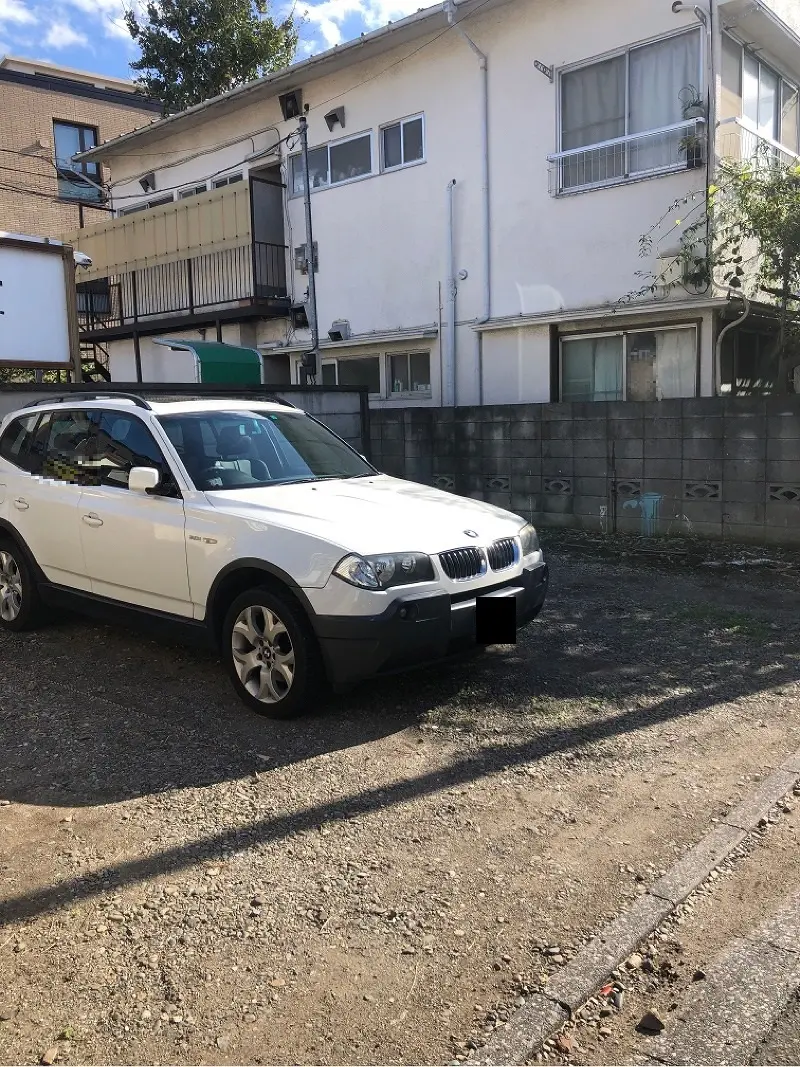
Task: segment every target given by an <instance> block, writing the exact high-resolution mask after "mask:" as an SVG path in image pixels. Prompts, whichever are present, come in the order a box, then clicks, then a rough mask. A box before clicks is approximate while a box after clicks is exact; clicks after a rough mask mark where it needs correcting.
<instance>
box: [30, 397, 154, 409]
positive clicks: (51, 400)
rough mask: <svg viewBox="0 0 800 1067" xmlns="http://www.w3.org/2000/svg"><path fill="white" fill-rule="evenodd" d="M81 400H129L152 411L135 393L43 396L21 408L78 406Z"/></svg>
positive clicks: (142, 398) (138, 406)
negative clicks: (48, 405) (54, 405)
mask: <svg viewBox="0 0 800 1067" xmlns="http://www.w3.org/2000/svg"><path fill="white" fill-rule="evenodd" d="M83 400H130V401H131V402H132V403H134V404H135V405H136V406H137V408H145V409H146V410H147V411H152V410H153V409H152V407H151V406H150V404H148V403H147V401H146V400H145V399H144V397H141V396H137V395H136V394H135V393H66V394H64V393H62V394H61V395H59V396H43V397H41V398H40V399H39V400H31V401H30V403H28V404H24V405H23V407H26V408H36V407H39V406H40V405H42V404H67V403H71V404H76V403H77V404H80V403H81V401H83Z"/></svg>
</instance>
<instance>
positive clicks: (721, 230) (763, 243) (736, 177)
mask: <svg viewBox="0 0 800 1067" xmlns="http://www.w3.org/2000/svg"><path fill="white" fill-rule="evenodd" d="M676 236H678V246H679V254H678V257H677V260H678V263H677V267H678V269H677V270H675V269H674V267H673V268H672V269H671V270H670V272H669V273H668V274H665V273H663V272H662V273H655V272H653V271H652V270H651V271H640V272H639V273H638V277H639V278H641V279H642V280H643V284H642V286H641V288H639V289H638V290H636V291H635V292H634V293H629V294H628V296H627V297H625V298H624V301H623V302H629V301H630V300H631V299H635V298H642V297H645V296H650V297H652V296H656V297H659V296H660V297H664V296H666V295H667V294H668V293H669V292H670V291H673V290H675V289H676V288H677V287H681V288H683V289H685V290H686V291H687V292H689V293H692V294H698V293H703V292H720V291H722V292H725V291H727V292H731V291H733V292H734V293H735V292H737V291H738V292H741V293H743V294H745V295H747V296H748V297H749V298H750V299H751V300H757V301H759V302H761V303H762V304H771V305H772V306H773V307H774V316H775V322H776V325H777V330H776V335H775V344H774V351H773V354H772V355H773V360H774V365H775V368H776V379H775V382H776V388H777V390H778V391H779V392H781V393H786V392H789V391H790V390H791V388H792V380H793V376H794V372H795V368H797V367H800V165H798V164H797V162H796V161H786V160H784V159H781V158H779V157H777V156H776V155H775V154H774V153H773V151H772V150H771V149H768V148H765V149H764V150H763V151H760V152H759V153H757V154H756V155H755V156H754V157H753V158H751V159H747V160H743V161H738V160H736V161H734V160H724V161H723V162H722V163H721V164H720V167H719V169H718V174H717V178H716V181H715V183H714V184H713V185H711V186H709V188H708V190H706V191H704V192H703V193H697V192H694V193H691V194H689V195H688V196H686V197H682V198H680V199H679V200H676V201H675V202H674V203H673V204H671V205H670V207H669V209H668V210H667V211H666V212H665V214H664V215H662V217H661V218H660V219H659V220H658V222H656V223H655V225H654V226H653V227H651V229H650V230H649V231H648V233H646V234H644V235H643V236H642V237H641V238H640V241H639V253H640V255H641V256H642V257H645V258H650V257H651V256H652V255H653V254H654V252H656V251H657V250H658V249H659V247H663V246H664V245H665V244H667V245H672V244H673V243H674V242H675V238H676Z"/></svg>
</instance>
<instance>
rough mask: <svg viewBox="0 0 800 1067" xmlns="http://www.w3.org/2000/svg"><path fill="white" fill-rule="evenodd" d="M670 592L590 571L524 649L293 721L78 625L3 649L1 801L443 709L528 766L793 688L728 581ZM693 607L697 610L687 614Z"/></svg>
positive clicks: (768, 636) (162, 779)
mask: <svg viewBox="0 0 800 1067" xmlns="http://www.w3.org/2000/svg"><path fill="white" fill-rule="evenodd" d="M673 581H674V579H671V578H666V577H658V576H649V577H648V588H647V590H646V591H645V592H644V593H643V592H642V591H641V575H637V574H636V572H634V571H631V572H630V573H629V574H628V575H627V576H625V577H624V578H623V579H622V580H620V577H619V572H617V571H615V570H614V569H609V568H600V567H597V566H596V565H589V566H588V567H586V566H583V565H578V566H577V569H576V568H575V567H571V568H569V569H565V570H563V571H562V572H561V573H559V570H558V568H555V569H554V579H553V582H552V586H551V589H552V593H551V598H550V599H549V601H548V603H547V604H546V606H545V611H544V612H543V614H542V615H541V616H540V618H539V619H538V620H537V621H536V622H535V623H534V624H532V625H531V626H530V627H528V628H527V629H526V630H525V631H523V633H522V635H521V638H520V642H519V644H518V645H517V646H513V647H510V648H509V647H506V648H502V649H491V650H489V651H488V652H487V653H485V654H483V655H480V656H477V657H471V658H469V659H467V660H466V661H464V660H462V661H455V662H448V663H446V664H437V665H433V666H429V667H427V668H424V669H421V670H418V671H415V672H412V673H410V674H407V675H403V676H390V677H386V678H382V679H378V680H373V681H371V682H368V683H365V684H364V685H363V686H361V687H360V688H358V689H356V690H354V691H353V692H351V693H350V694H348V695H346V696H338V697H332V698H330V699H328V700H327V701H326V702H325V703H324V704H322V705H321V706H320V707H319V708H317V709H315V711H314V712H312V714H310V715H307V716H305V717H303V718H301V719H297V720H291V721H286V722H281V721H275V720H271V719H268V718H265V717H262V716H259V715H256V714H254V713H252V712H250V711H249V710H248V709H247V708H246V707H244V705H242V704H241V703H240V702H239V701H238V699H237V698H236V696H235V694H234V693H233V690H232V688H231V687H230V685H229V682H228V680H227V679H226V677H225V676H224V673H223V671H222V668H221V666H220V664H219V662H218V661H217V660H216V659H215V658H214V657H213V656H212V655H211V654H209V653H206V652H204V651H201V650H197V649H194V648H187V647H183V646H179V645H173V644H165V643H162V642H160V641H156V640H153V639H152V638H148V637H147V636H143V635H142V634H141V633H137V632H134V631H128V630H125V629H122V628H115V627H113V626H102V625H95V624H93V623H88V622H86V621H83V620H73V619H63V620H61V621H59V622H58V623H57V624H55V625H52V626H50V627H47V628H45V629H43V630H41V631H38V632H36V633H32V634H25V635H11V634H8V633H4V634H0V656H1V657H2V663H3V680H2V688H1V689H0V750H1V751H2V753H3V757H2V763H1V764H0V797H1V798H3V799H7V800H11V801H17V802H21V803H25V804H30V805H48V806H65V807H73V806H92V805H100V804H108V803H112V802H116V801H122V800H127V799H131V798H135V797H144V796H148V795H151V794H157V793H161V792H164V791H167V790H173V789H182V788H186V787H197V786H205V785H212V784H214V783H218V782H224V781H229V780H235V779H239V778H242V777H245V776H247V775H252V774H253V773H254V772H256V771H259V772H260V771H269V770H273V769H276V768H280V767H285V766H289V765H292V764H295V763H300V762H302V761H305V760H309V759H313V758H314V757H316V756H319V755H321V754H323V753H333V752H337V751H344V750H347V749H351V748H354V747H356V746H368V745H369V744H371V743H373V742H375V741H378V740H380V739H382V738H386V737H390V736H392V735H395V734H398V733H401V732H403V731H406V730H409V729H410V728H413V727H415V726H419V725H420V724H421V722H422V721H423V720H424V719H425V718H426V717H428V716H429V714H430V713H431V711H432V710H433V711H434V712H435V713H436V715H438V716H439V718H440V721H441V722H444V723H452V722H466V723H467V724H469V723H470V722H475V721H476V719H479V718H480V717H481V716H482V715H483V716H484V717H485V716H487V715H488V717H489V720H490V721H491V716H492V714H493V709H496V711H497V712H502V713H503V714H502V716H498V718H502V721H503V723H504V724H505V725H504V727H503V728H504V729H506V731H508V730H509V728H510V729H511V731H512V733H513V732H514V727H515V725H516V727H517V731H516V732H517V734H518V735H519V738H520V740H521V746H517V748H518V751H517V755H516V757H514V758H517V759H521V758H522V756H521V753H522V752H523V751H524V754H525V756H524V758H525V759H526V760H531V759H536V758H540V757H543V756H545V755H547V754H549V753H552V752H553V751H558V750H561V749H563V750H566V749H568V748H570V747H575V746H576V745H580V744H584V743H591V742H592V741H593V740H599V739H602V738H604V737H610V736H613V735H615V734H619V733H623V732H629V731H631V730H639V729H643V728H645V727H646V726H647V725H648V724H649V723H650V722H658V721H663V719H664V718H665V717H674V718H681V717H685V716H689V715H693V714H696V713H699V712H702V711H703V710H705V709H706V708H708V707H710V706H712V705H714V704H715V703H717V702H720V701H724V700H733V699H736V698H738V697H740V696H742V695H745V694H747V693H752V692H758V691H760V690H763V689H767V688H769V687H770V686H777V685H781V684H786V683H790V682H792V681H795V680H797V679H798V678H799V677H800V661H798V659H797V656H796V655H795V654H794V652H793V649H795V648H796V647H797V637H796V635H795V636H793V635H792V633H791V632H790V630H787V629H785V628H779V629H778V630H773V629H771V628H770V625H769V624H768V623H767V622H765V621H764V619H761V618H754V617H753V618H751V617H750V616H747V615H743V614H742V613H741V612H739V611H727V613H726V612H725V610H724V609H723V608H714V607H713V603H712V607H711V608H708V607H707V605H708V604H709V598H711V600H712V601H713V598H714V596H716V597H717V600H724V597H725V590H726V587H725V586H724V585H723V583H722V580H721V579H716V580H714V581H711V583H710V584H709V582H706V584H705V587H703V586H698V585H697V583H694V582H691V581H686V582H683V584H682V585H681V584H680V583H679V588H678V590H677V599H676V592H675V589H672V587H671V586H670V585H669V583H670V582H673ZM670 589H672V592H671V593H670V592H669V590H670ZM687 594H690V595H692V596H694V598H695V601H696V603H695V605H694V607H691V608H690V609H689V614H688V615H687V614H685V612H684V615H683V616H682V615H681V614H680V612H681V610H684V609H682V608H681V607H680V605H681V603H682V601H681V599H680V597H681V596H683V595H687ZM670 596H671V597H672V598H673V600H674V601H675V604H674V605H673V606H670V601H669V597H670ZM784 599H785V600H786V603H785V605H784V606H783V607H784V610H785V612H786V613H787V617H792V612H793V607H792V604H793V600H792V598H791V597H788V595H787V597H785V598H784ZM779 602H780V598H779V597H778V596H777V594H776V599H775V604H776V607H780V603H779ZM715 610H716V611H717V612H718V613H719V617H718V618H715V616H714V614H713V612H714V611H715ZM676 611H677V614H676ZM692 611H694V612H695V615H692V614H691V612H692ZM709 611H710V612H711V614H709ZM698 612H699V614H698ZM704 612H705V614H703V613H704ZM776 617H777V616H776ZM765 618H767V616H765ZM773 625H774V624H773ZM701 631H702V632H703V633H707V634H710V635H711V636H706V638H705V639H704V640H699V633H700V632H701ZM573 701H579V702H582V703H583V705H584V710H585V706H586V705H587V704H588V705H589V706H591V705H592V703H594V704H596V705H597V706H598V708H599V707H601V706H603V707H605V709H606V710H605V711H604V712H603V713H602V714H601V713H600V712H598V716H597V724H596V727H595V726H594V725H593V723H592V721H591V716H590V719H589V721H588V722H587V723H586V724H585V727H584V726H581V727H580V728H576V729H573V730H571V731H570V730H559V728H558V726H557V725H555V723H556V722H557V721H563V719H564V713H565V709H566V710H567V711H569V706H570V702H573ZM554 712H555V714H554ZM584 719H585V715H584ZM509 724H510V727H509ZM492 731H493V728H492V726H491V725H489V726H486V725H485V724H484V725H483V726H482V727H481V728H480V729H479V730H478V733H479V734H480V738H479V740H480V751H479V762H480V761H483V763H484V764H485V766H486V768H487V770H488V769H490V768H491V767H499V766H503V765H505V764H506V763H508V761H509V758H510V757H511V755H512V754H511V748H513V747H514V746H513V743H512V742H513V741H514V740H515V738H514V737H508V738H506V740H505V741H503V742H502V743H501V739H500V738H495V737H494V735H493V732H492ZM490 741H495V742H496V743H494V744H490V743H489V742H490Z"/></svg>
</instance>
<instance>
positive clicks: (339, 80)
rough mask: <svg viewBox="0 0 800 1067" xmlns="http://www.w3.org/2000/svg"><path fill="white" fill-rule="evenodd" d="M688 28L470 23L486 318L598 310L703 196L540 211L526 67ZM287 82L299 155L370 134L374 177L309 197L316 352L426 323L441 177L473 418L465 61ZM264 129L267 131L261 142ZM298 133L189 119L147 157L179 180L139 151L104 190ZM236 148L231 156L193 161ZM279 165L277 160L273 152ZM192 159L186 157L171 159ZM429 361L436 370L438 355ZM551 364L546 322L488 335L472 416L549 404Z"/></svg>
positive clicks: (290, 239)
mask: <svg viewBox="0 0 800 1067" xmlns="http://www.w3.org/2000/svg"><path fill="white" fill-rule="evenodd" d="M770 4H771V6H773V7H775V8H776V10H777V9H780V8H781V5H782V4H785V5H787V7H789V8H791V12H790V14H791V13H792V12H794V10H795V8H800V2H798V0H770ZM687 6H688V5H687ZM696 26H697V21H696V19H695V17H694V15H692V14H691V12H690V11H687V12H683V13H680V14H678V15H676V14H674V13H673V12H672V11H671V5H670V3H669V0H637V2H636V3H633V4H632V3H631V2H630V0H605V2H604V3H603V4H602V5H601V4H598V3H597V2H596V0H540V2H537V3H532V2H530V0H517V2H514V3H509V4H507V5H505V6H503V7H500V8H497V9H492V10H491V11H487V12H484V13H483V14H479V15H477V16H475V17H473V18H471V19H469V20H467V22H466V23H465V27H466V29H467V30H468V32H469V33H470V34H471V35H472V36H473V38H474V40H475V41H476V42H477V44H478V45H479V46H480V47H481V48H482V49H483V50H484V51H485V52H486V53H487V55H488V69H489V94H490V155H491V220H492V240H491V247H492V272H493V273H492V287H491V306H492V315H493V317H502V316H515V315H534V314H538V313H543V312H548V311H552V312H558V311H564V310H570V309H580V308H587V307H596V306H598V305H603V304H613V303H614V302H615V301H617V300H619V299H620V298H622V297H624V296H625V295H626V294H627V293H629V292H631V291H632V290H633V289H635V288H637V287H638V286H639V284H640V282H639V281H638V280H637V278H636V272H637V271H640V270H642V269H646V268H647V266H648V263H647V262H646V261H643V260H642V259H641V258H640V257H639V254H638V251H639V249H638V241H639V237H640V236H641V235H642V234H643V233H644V232H646V231H647V230H648V229H649V227H650V226H651V224H652V223H653V222H655V221H656V220H657V219H658V218H659V217H660V216H661V215H662V214H663V212H664V211H665V210H667V209H668V207H669V205H670V204H671V203H672V202H673V201H676V200H678V199H679V198H680V197H682V196H683V195H685V194H687V193H689V192H691V191H698V190H702V188H703V185H704V181H705V172H704V171H703V170H696V171H682V172H680V173H675V174H671V175H669V176H666V177H661V178H657V179H651V180H647V181H642V182H638V183H634V184H628V185H622V186H618V187H616V188H611V189H603V190H596V191H591V192H585V193H581V194H578V195H574V196H568V197H563V198H554V197H552V196H551V195H550V194H549V191H548V168H547V162H546V157H547V156H548V154H550V153H552V152H554V151H555V150H556V149H557V146H558V145H557V93H558V88H557V85H558V80H557V78H556V80H555V83H553V84H551V83H550V81H549V80H548V79H547V78H546V77H545V76H543V75H542V74H541V73H539V72H538V71H537V70H536V69H535V68H534V65H533V64H534V60H540V61H542V62H544V63H546V64H548V65H550V66H553V67H554V68H556V69H557V68H559V67H561V66H563V65H567V64H572V63H576V62H581V61H585V60H589V59H591V58H593V57H596V56H599V55H601V54H603V53H605V52H608V51H610V50H613V49H617V48H620V47H623V46H626V45H631V44H634V43H637V42H641V41H645V40H648V39H651V38H655V37H658V36H660V35H663V34H665V33H670V32H673V31H675V30H678V29H680V28H682V27H685V28H689V27H696ZM412 52H413V53H414V54H413V55H411V56H410V58H403V57H404V56H406V55H408V54H409V53H412ZM799 73H800V72H799ZM298 84H299V85H300V86H302V88H303V93H304V102H305V103H307V104H308V105H309V107H310V111H309V115H308V121H309V140H310V144H311V145H312V147H313V146H316V145H319V144H323V143H325V142H327V141H330V140H335V139H337V136H350V135H352V134H356V133H359V132H361V131H366V130H372V131H373V170H374V173H373V175H371V176H369V177H366V178H364V179H361V180H357V181H354V182H351V183H349V184H346V185H340V186H336V187H333V188H329V189H325V190H320V191H317V192H315V193H314V195H313V197H312V205H313V223H314V238H315V240H316V241H317V242H318V246H319V263H320V269H319V273H318V274H317V279H316V280H317V300H318V310H319V325H320V332H321V335H322V337H323V339H324V338H325V336H326V334H327V330H328V328H329V326H330V324H331V322H332V321H333V320H334V319H337V318H344V319H348V320H349V321H350V323H351V328H352V331H353V332H354V333H355V334H366V333H369V332H373V331H391V330H394V329H397V328H400V327H402V328H406V329H408V328H412V327H423V326H425V327H428V326H433V325H435V324H438V322H439V318H440V287H442V288H443V287H444V283H445V280H446V240H445V238H446V193H445V190H446V186H447V183H448V182H449V181H450V180H451V179H455V181H456V186H455V193H454V197H455V199H454V205H455V267H456V271H457V272H458V271H466V274H467V277H466V278H465V279H464V280H462V281H459V283H458V298H457V309H456V315H457V320H458V322H459V323H460V324H461V325H460V326H459V327H458V331H457V346H456V347H457V373H456V380H457V398H456V399H457V402H458V403H459V404H471V403H477V402H478V401H479V395H480V388H479V380H480V375H479V362H480V359H481V350H480V339H479V335H478V333H477V332H476V331H475V330H474V329H472V326H471V324H472V322H473V321H474V319H475V318H476V317H477V316H478V315H479V314H480V310H481V308H482V306H483V285H484V279H483V273H482V259H481V210H480V209H481V172H480V159H479V142H480V138H479V109H480V93H479V88H480V81H479V68H478V63H477V60H476V58H475V56H474V55H473V53H472V52H471V51H470V49H469V48H468V46H467V44H466V43H465V42H464V41H463V40H462V39H461V38H460V36H459V34H458V33H457V32H456V31H453V30H451V31H448V32H446V33H444V34H442V35H440V36H439V37H438V38H436V39H435V40H433V39H431V40H430V41H429V43H428V44H427V45H425V46H422V44H421V42H420V43H416V44H415V45H413V46H408V45H406V46H404V47H400V48H398V49H397V50H396V52H394V53H389V54H387V55H384V56H381V57H379V58H377V59H374V60H371V61H370V62H368V63H364V62H362V63H357V64H354V65H352V66H350V67H348V68H347V69H345V70H343V71H341V72H339V73H336V74H332V75H329V76H325V77H322V78H318V79H315V80H312V81H308V82H307V84H303V82H302V78H298ZM340 105H342V106H344V108H345V122H346V128H345V130H344V131H343V133H342V132H340V131H338V128H337V134H336V135H332V134H331V133H330V132H329V131H328V129H327V126H326V124H325V122H324V115H325V113H326V112H327V111H329V110H330V109H332V108H333V107H336V106H340ZM420 112H421V113H424V116H425V130H426V146H425V151H426V161H425V162H424V163H423V164H421V165H416V166H412V167H408V168H406V169H403V170H399V171H395V172H393V173H388V174H381V173H380V169H379V167H380V164H379V127H380V126H381V125H382V124H386V123H389V122H392V121H393V120H396V119H400V118H402V117H405V116H409V115H413V114H416V113H420ZM272 125H274V129H273V130H269V131H267V132H263V131H265V130H266V128H267V127H269V126H272ZM295 128H296V121H292V122H290V123H285V122H283V121H282V120H281V118H280V112H279V108H278V102H277V100H276V99H273V100H268V101H264V100H260V101H258V102H257V103H250V104H244V105H243V106H242V107H241V108H240V109H239V110H238V111H237V112H236V113H235V114H233V115H228V116H226V117H225V118H224V119H217V120H214V121H207V122H201V121H200V120H198V122H197V124H196V125H195V127H194V128H193V129H192V131H191V132H190V133H183V134H181V135H180V136H176V137H172V136H170V137H167V138H165V140H164V141H163V142H162V146H161V147H163V149H164V151H165V152H169V153H170V155H169V156H166V155H165V156H164V157H163V159H164V160H165V161H166V160H167V159H169V160H170V161H172V160H175V159H179V158H183V159H184V162H182V163H181V164H180V166H174V167H170V168H168V169H159V168H158V166H157V165H156V164H157V163H158V157H157V150H158V146H153V145H150V144H148V145H147V146H146V152H147V153H148V154H147V155H146V156H144V155H143V156H141V157H139V158H137V157H136V156H126V157H123V158H122V159H120V160H112V161H111V169H112V178H113V179H114V181H115V182H119V181H120V179H125V182H122V183H121V184H118V185H116V186H115V188H116V189H117V191H118V192H119V193H121V194H130V193H132V192H134V191H136V190H138V181H137V178H138V176H139V174H141V173H142V172H143V171H144V170H146V169H155V170H156V172H157V188H158V189H159V190H161V189H164V188H165V187H166V186H168V185H178V184H191V183H193V182H197V181H199V180H201V179H205V178H207V177H209V176H210V175H211V174H212V173H214V172H215V171H218V170H222V169H224V168H234V167H237V168H238V167H239V166H241V168H242V169H244V170H247V166H248V165H247V164H246V163H245V162H244V157H245V156H246V155H248V154H249V153H252V152H253V151H254V148H255V149H261V148H265V147H266V146H267V145H268V144H271V143H273V142H274V140H275V139H276V138H277V137H284V136H286V135H287V134H288V133H290V132H291V131H292V130H293V129H295ZM259 131H262V132H259ZM251 134H252V135H253V137H254V140H253V141H251V140H250V139H249V138H250V135H251ZM237 137H238V138H241V139H240V140H239V141H238V143H237V144H235V145H232V146H228V147H223V148H219V149H218V150H216V151H214V152H211V153H209V152H208V151H205V152H203V149H204V148H205V149H208V147H209V146H213V145H215V144H223V143H226V142H228V141H230V140H233V139H235V138H237ZM281 151H282V152H283V153H284V156H285V153H286V146H285V145H284V146H283V147H282V149H281ZM195 153H198V154H197V155H196V157H195V158H193V159H189V158H185V157H186V156H187V155H192V154H195ZM258 165H263V160H262V161H260V163H259V164H258ZM253 166H256V164H253ZM148 195H152V194H148ZM126 203H128V201H126ZM287 218H288V224H287V228H286V238H285V239H286V244H287V245H288V246H289V247H290V249H291V248H292V247H295V246H297V245H300V244H301V243H303V241H304V239H305V237H304V218H303V202H302V200H301V199H291V198H290V199H289V200H288V201H287ZM290 267H291V269H290V279H291V283H290V284H291V289H292V295H293V297H294V298H295V299H296V300H302V299H303V298H304V296H305V292H306V287H307V279H306V278H305V277H303V276H302V275H301V274H298V273H295V272H294V270H293V266H292V265H291V258H290ZM682 295H685V294H682ZM689 317H690V318H691V317H696V316H689ZM264 333H265V334H269V338H270V339H275V335H276V333H280V330H276V329H275V328H274V327H272V326H270V327H269V329H268V330H265V331H264ZM298 336H299V338H300V339H302V338H303V336H304V335H303V334H302V332H300V333H299V334H298ZM707 343H710V325H709V327H708V336H707V337H706V336H705V335H704V344H707ZM432 353H433V355H434V356H435V357H437V358H438V344H437V345H433V346H432ZM549 359H550V355H549V340H548V332H547V324H546V321H545V322H543V323H542V325H541V326H540V325H536V326H531V327H528V328H525V329H521V328H513V329H510V330H509V331H508V332H506V333H503V334H501V333H497V332H495V333H491V334H488V333H487V334H485V335H484V337H483V351H482V365H483V373H482V383H483V401H484V402H494V403H501V402H514V401H522V402H524V401H538V400H546V399H549V379H550V367H549ZM143 360H144V355H143ZM154 369H155V368H154ZM145 376H146V377H147V374H146V375H145ZM433 377H434V379H436V377H437V373H434V374H433ZM711 377H712V376H711V373H710V369H709V371H708V372H704V375H703V389H704V392H705V391H706V390H707V391H709V392H710V390H711Z"/></svg>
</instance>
